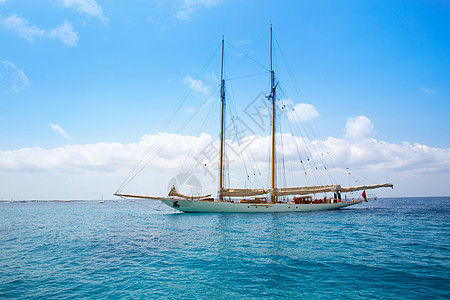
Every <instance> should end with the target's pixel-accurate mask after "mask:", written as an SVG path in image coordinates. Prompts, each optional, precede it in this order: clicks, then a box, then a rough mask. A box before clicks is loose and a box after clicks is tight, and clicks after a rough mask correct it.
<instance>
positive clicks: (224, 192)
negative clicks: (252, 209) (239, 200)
mask: <svg viewBox="0 0 450 300" xmlns="http://www.w3.org/2000/svg"><path fill="white" fill-rule="evenodd" d="M269 192H270V189H229V188H223V189H220V191H219V193H220V195H221V196H224V197H250V196H257V195H265V194H268V193H269Z"/></svg>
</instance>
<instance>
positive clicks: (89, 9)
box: [59, 0, 109, 23]
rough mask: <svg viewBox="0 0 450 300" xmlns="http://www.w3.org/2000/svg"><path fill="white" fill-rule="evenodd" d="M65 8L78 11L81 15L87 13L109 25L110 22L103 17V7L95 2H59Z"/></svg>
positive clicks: (92, 0)
mask: <svg viewBox="0 0 450 300" xmlns="http://www.w3.org/2000/svg"><path fill="white" fill-rule="evenodd" d="M59 2H60V3H62V5H64V6H65V7H71V8H75V9H77V10H78V11H79V12H80V13H85V14H88V15H91V16H94V17H97V18H99V19H100V20H101V21H103V22H105V23H107V22H108V21H109V20H108V18H106V17H105V16H104V15H103V9H102V7H101V6H100V5H99V4H98V3H97V2H95V0H59Z"/></svg>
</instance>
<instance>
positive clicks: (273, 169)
mask: <svg viewBox="0 0 450 300" xmlns="http://www.w3.org/2000/svg"><path fill="white" fill-rule="evenodd" d="M223 57H224V39H222V66H221V85H220V101H221V133H220V161H219V191H218V197H217V198H213V197H211V194H209V195H204V196H188V195H183V194H181V193H179V192H178V191H177V190H176V188H175V186H172V189H171V190H170V192H169V194H168V196H167V197H153V196H140V195H132V194H123V193H121V192H120V191H119V190H118V191H117V192H116V193H115V194H114V195H115V196H120V197H131V198H141V199H151V200H159V201H162V202H163V203H164V204H166V205H167V206H169V207H172V208H174V209H177V210H179V211H183V212H208V213H216V212H238V213H241V212H309V211H323V210H335V209H340V208H343V207H347V206H351V205H355V204H359V203H362V202H363V201H364V200H366V201H367V197H366V194H365V191H366V190H369V189H377V188H382V187H391V188H393V184H392V183H383V184H372V185H360V186H350V187H341V185H339V184H333V185H314V186H297V187H277V182H276V174H277V165H276V160H275V158H276V143H275V134H276V128H275V124H276V122H275V117H276V110H277V105H276V89H277V86H278V83H275V72H274V70H273V68H272V26H271V27H270V93H269V95H268V96H266V98H267V99H268V100H270V101H271V104H272V107H271V114H272V119H271V120H272V121H271V158H270V173H271V186H270V187H269V188H264V189H251V188H228V187H225V184H224V178H223V177H224V173H225V172H224V165H225V162H224V156H225V155H224V151H225V150H224V149H225V139H224V131H225V130H226V126H225V120H224V110H225V79H224V74H223V67H224V65H223V62H224V59H223ZM308 160H309V159H308ZM356 191H363V192H362V193H361V194H360V196H359V197H358V198H356V199H354V198H351V199H350V197H349V200H347V196H345V197H342V196H341V193H350V192H356ZM326 193H332V194H333V196H332V197H327V196H326ZM316 194H324V196H323V197H322V198H316Z"/></svg>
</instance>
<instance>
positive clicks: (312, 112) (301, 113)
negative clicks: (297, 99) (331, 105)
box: [278, 99, 319, 122]
mask: <svg viewBox="0 0 450 300" xmlns="http://www.w3.org/2000/svg"><path fill="white" fill-rule="evenodd" d="M278 106H279V107H280V109H281V111H283V112H285V113H286V114H287V116H288V118H289V120H291V121H294V122H305V121H308V120H312V119H314V118H316V117H318V116H319V112H318V111H317V110H316V108H315V107H314V105H312V104H309V103H296V104H295V105H294V104H293V101H292V100H291V99H280V100H279V103H278Z"/></svg>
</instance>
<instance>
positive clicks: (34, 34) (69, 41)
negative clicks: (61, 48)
mask: <svg viewBox="0 0 450 300" xmlns="http://www.w3.org/2000/svg"><path fill="white" fill-rule="evenodd" d="M0 29H4V30H6V31H9V32H12V33H13V34H17V35H18V36H19V37H21V38H23V39H25V40H27V41H29V42H33V41H34V40H35V38H43V37H50V38H54V39H59V40H60V41H61V42H62V43H63V44H64V45H66V46H69V47H75V46H77V44H78V34H77V33H76V32H74V31H73V27H72V25H71V24H70V22H69V21H67V20H64V23H63V24H62V25H58V26H56V27H55V28H52V29H41V28H38V27H37V26H35V25H29V23H28V21H27V20H26V19H24V18H22V17H19V16H17V15H11V16H9V17H7V18H3V17H2V16H1V15H0Z"/></svg>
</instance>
